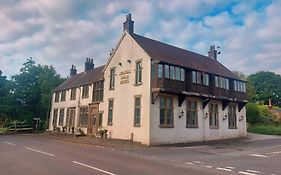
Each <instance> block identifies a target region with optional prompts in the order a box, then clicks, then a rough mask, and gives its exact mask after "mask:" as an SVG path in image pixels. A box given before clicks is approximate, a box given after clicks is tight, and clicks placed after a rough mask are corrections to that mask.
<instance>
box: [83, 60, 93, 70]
mask: <svg viewBox="0 0 281 175" xmlns="http://www.w3.org/2000/svg"><path fill="white" fill-rule="evenodd" d="M94 67H95V64H94V63H93V59H91V58H87V59H86V62H85V72H87V71H88V70H91V69H94Z"/></svg>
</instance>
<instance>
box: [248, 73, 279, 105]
mask: <svg viewBox="0 0 281 175" xmlns="http://www.w3.org/2000/svg"><path fill="white" fill-rule="evenodd" d="M247 80H248V82H250V83H251V84H252V85H253V86H254V88H255V93H256V95H255V97H254V101H258V102H261V103H264V104H268V100H269V99H271V100H272V103H273V105H276V106H279V107H281V76H280V75H278V74H275V73H273V72H264V71H260V72H257V73H255V74H251V75H250V76H249V77H248V79H247Z"/></svg>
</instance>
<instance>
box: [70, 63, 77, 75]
mask: <svg viewBox="0 0 281 175" xmlns="http://www.w3.org/2000/svg"><path fill="white" fill-rule="evenodd" d="M76 74H77V69H76V66H74V65H72V66H71V69H70V76H73V75H76Z"/></svg>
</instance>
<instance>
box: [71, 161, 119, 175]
mask: <svg viewBox="0 0 281 175" xmlns="http://www.w3.org/2000/svg"><path fill="white" fill-rule="evenodd" d="M72 162H73V163H75V164H78V165H81V166H84V167H87V168H91V169H93V170H97V171H100V172H103V173H106V174H110V175H116V174H114V173H111V172H109V171H105V170H102V169H99V168H96V167H93V166H90V165H86V164H84V163H80V162H77V161H72Z"/></svg>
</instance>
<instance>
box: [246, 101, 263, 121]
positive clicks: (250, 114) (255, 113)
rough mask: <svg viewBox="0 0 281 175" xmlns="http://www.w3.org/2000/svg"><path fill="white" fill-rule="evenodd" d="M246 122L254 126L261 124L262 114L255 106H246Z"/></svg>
mask: <svg viewBox="0 0 281 175" xmlns="http://www.w3.org/2000/svg"><path fill="white" fill-rule="evenodd" d="M246 115H247V122H249V123H251V124H256V123H260V122H262V113H261V110H260V108H259V106H258V105H257V104H254V103H248V104H247V105H246Z"/></svg>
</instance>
